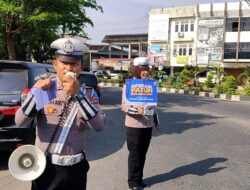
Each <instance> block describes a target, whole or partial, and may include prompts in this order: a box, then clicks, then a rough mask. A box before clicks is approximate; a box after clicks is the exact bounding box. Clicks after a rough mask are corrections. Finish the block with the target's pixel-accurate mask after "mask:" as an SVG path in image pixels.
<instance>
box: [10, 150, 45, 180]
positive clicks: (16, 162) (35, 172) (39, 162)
mask: <svg viewBox="0 0 250 190" xmlns="http://www.w3.org/2000/svg"><path fill="white" fill-rule="evenodd" d="M8 165H9V171H10V173H11V175H12V176H14V177H15V178H16V179H18V180H21V181H31V180H34V179H37V178H38V177H39V176H40V175H41V174H42V173H43V171H44V169H45V166H46V157H45V155H44V153H43V152H42V151H41V150H40V149H39V148H37V147H36V146H33V145H24V146H21V147H19V148H17V149H16V150H15V151H14V152H13V153H12V154H11V155H10V158H9V163H8Z"/></svg>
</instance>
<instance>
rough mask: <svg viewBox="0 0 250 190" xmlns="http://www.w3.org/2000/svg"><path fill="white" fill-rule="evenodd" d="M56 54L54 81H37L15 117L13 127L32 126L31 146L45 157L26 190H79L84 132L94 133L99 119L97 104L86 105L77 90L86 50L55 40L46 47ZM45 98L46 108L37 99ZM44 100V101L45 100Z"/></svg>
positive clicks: (88, 93)
mask: <svg viewBox="0 0 250 190" xmlns="http://www.w3.org/2000/svg"><path fill="white" fill-rule="evenodd" d="M51 48H53V49H56V54H55V58H54V60H53V62H52V63H53V66H54V68H55V71H56V74H57V77H56V79H51V78H47V79H44V80H40V81H38V82H37V83H36V84H35V85H34V87H33V88H32V89H31V91H30V93H29V95H28V96H27V98H26V100H25V101H24V103H23V104H22V106H21V107H20V108H19V109H18V111H17V113H16V117H15V120H16V124H17V125H18V126H22V125H23V124H27V123H29V122H31V121H32V120H34V119H35V120H36V121H37V130H36V140H35V146H36V147H38V148H40V149H41V150H42V151H43V152H44V153H45V155H46V167H45V170H44V172H43V173H42V175H41V176H40V177H38V178H37V179H34V180H33V181H32V187H31V189H32V190H52V189H53V190H56V189H57V190H69V189H73V190H84V189H86V182H87V172H88V170H89V164H88V161H87V160H86V156H85V153H84V150H85V145H86V132H85V131H86V126H87V124H89V126H91V127H92V128H93V129H94V130H96V131H100V130H101V129H102V128H103V127H104V119H105V116H104V113H103V112H102V110H101V109H100V107H99V105H98V103H97V102H98V101H91V99H92V98H93V97H92V95H93V93H94V92H93V90H92V89H91V88H86V87H84V86H80V84H79V83H78V80H77V77H78V75H79V73H80V71H81V66H82V62H83V57H84V53H86V52H87V51H88V48H87V47H86V45H85V44H84V43H83V42H82V41H80V40H79V39H77V38H74V37H68V38H60V39H57V40H55V41H54V42H52V44H51ZM44 92H46V93H47V99H48V101H47V102H46V101H45V100H44V99H43V98H39V97H41V96H43V95H44ZM45 99H46V98H45Z"/></svg>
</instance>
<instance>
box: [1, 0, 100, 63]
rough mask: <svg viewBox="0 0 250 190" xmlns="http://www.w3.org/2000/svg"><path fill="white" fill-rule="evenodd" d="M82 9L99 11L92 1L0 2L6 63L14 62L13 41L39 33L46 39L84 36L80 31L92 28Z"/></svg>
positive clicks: (35, 0) (5, 0) (41, 0)
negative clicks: (49, 37) (71, 35)
mask: <svg viewBox="0 0 250 190" xmlns="http://www.w3.org/2000/svg"><path fill="white" fill-rule="evenodd" d="M86 8H92V9H96V10H101V11H102V8H101V7H100V6H98V5H97V3H96V0H0V35H1V36H2V37H3V39H4V41H5V43H6V46H7V51H8V55H9V59H15V58H16V52H15V47H16V46H17V39H18V38H20V37H23V36H26V38H27V34H30V35H31V36H30V37H31V38H34V36H37V35H38V34H41V31H43V32H45V33H47V34H50V36H52V35H51V34H52V33H59V32H61V33H62V34H63V35H64V34H65V33H68V34H78V35H79V34H82V35H85V33H84V31H83V28H84V27H85V26H86V25H87V24H90V25H92V26H93V22H92V21H91V19H90V18H89V17H87V15H86V11H85V9H86Z"/></svg>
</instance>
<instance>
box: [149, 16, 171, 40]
mask: <svg viewBox="0 0 250 190" xmlns="http://www.w3.org/2000/svg"><path fill="white" fill-rule="evenodd" d="M168 29H169V15H168V14H157V15H150V16H149V31H148V40H149V41H168Z"/></svg>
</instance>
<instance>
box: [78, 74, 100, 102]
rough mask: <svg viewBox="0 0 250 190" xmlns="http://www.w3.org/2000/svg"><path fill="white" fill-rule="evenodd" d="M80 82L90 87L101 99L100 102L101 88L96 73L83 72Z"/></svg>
mask: <svg viewBox="0 0 250 190" xmlns="http://www.w3.org/2000/svg"><path fill="white" fill-rule="evenodd" d="M78 80H79V82H80V84H82V85H85V86H88V87H92V88H93V89H94V90H95V91H96V93H97V95H98V98H99V101H100V98H101V88H100V86H99V85H98V80H97V77H96V75H95V74H94V73H90V72H86V71H82V72H80V75H79V78H78Z"/></svg>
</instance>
